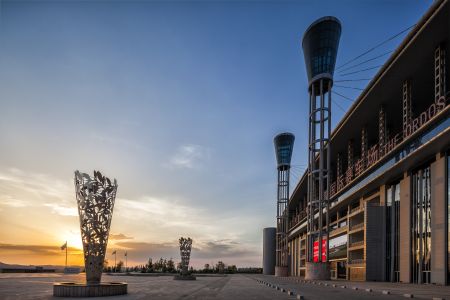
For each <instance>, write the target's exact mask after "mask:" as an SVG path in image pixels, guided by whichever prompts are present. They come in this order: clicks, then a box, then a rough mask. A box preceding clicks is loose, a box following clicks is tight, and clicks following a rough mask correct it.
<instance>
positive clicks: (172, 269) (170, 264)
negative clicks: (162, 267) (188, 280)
mask: <svg viewBox="0 0 450 300" xmlns="http://www.w3.org/2000/svg"><path fill="white" fill-rule="evenodd" d="M167 272H170V273H173V272H175V263H174V262H173V259H172V258H170V259H169V260H168V261H167Z"/></svg>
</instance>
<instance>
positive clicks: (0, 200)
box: [0, 195, 29, 208]
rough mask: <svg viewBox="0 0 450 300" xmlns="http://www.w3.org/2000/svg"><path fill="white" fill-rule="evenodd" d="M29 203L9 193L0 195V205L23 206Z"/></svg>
mask: <svg viewBox="0 0 450 300" xmlns="http://www.w3.org/2000/svg"><path fill="white" fill-rule="evenodd" d="M28 204H29V203H28V201H25V200H21V199H14V198H13V197H12V196H11V195H0V206H9V207H15V208H18V207H25V206H27V205H28Z"/></svg>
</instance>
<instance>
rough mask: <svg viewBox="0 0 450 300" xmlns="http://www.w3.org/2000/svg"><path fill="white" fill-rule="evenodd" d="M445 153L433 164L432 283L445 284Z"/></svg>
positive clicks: (437, 157)
mask: <svg viewBox="0 0 450 300" xmlns="http://www.w3.org/2000/svg"><path fill="white" fill-rule="evenodd" d="M446 167H447V166H446V162H445V155H442V156H441V155H440V154H438V155H437V156H436V161H435V162H434V163H432V164H431V283H437V284H445V277H446V272H447V264H446V255H447V244H446V239H445V236H446V222H447V216H446V206H447V203H446V197H445V195H446V182H445V181H446V178H445V171H446V170H445V169H446Z"/></svg>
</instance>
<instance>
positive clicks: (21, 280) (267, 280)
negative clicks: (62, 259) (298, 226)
mask: <svg viewBox="0 0 450 300" xmlns="http://www.w3.org/2000/svg"><path fill="white" fill-rule="evenodd" d="M84 277H85V275H84V274H77V275H64V274H0V299H66V298H54V297H53V296H52V288H53V283H54V282H62V281H79V282H81V281H83V280H84ZM298 280H299V279H294V278H275V277H274V276H263V275H228V276H223V277H222V276H221V277H219V276H215V277H197V280H195V281H178V280H173V279H172V277H171V276H109V275H103V281H126V282H128V284H129V285H128V295H125V296H114V297H109V298H108V299H117V300H119V299H162V300H164V299H233V300H238V299H249V300H251V299H263V300H264V299H267V300H269V299H283V300H289V299H297V295H301V296H303V299H337V300H339V299H345V300H348V299H381V300H393V299H405V295H404V294H410V295H412V296H413V297H414V298H422V299H433V298H440V299H450V287H449V286H446V287H445V286H432V285H410V284H391V283H376V282H361V283H359V282H358V283H356V282H347V281H327V282H315V283H312V282H308V283H304V282H297V281H298ZM319 283H320V284H319ZM269 284H270V285H272V286H274V287H271V286H268V285H269ZM325 284H326V285H325ZM343 286H345V288H343ZM277 287H278V289H277ZM356 287H357V288H358V289H357V290H355V289H354V288H356ZM283 289H284V291H283ZM366 289H371V291H370V292H369V291H366ZM288 291H291V292H292V293H293V294H292V295H288ZM383 291H385V293H384V294H383ZM387 292H389V294H387Z"/></svg>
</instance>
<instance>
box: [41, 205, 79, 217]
mask: <svg viewBox="0 0 450 300" xmlns="http://www.w3.org/2000/svg"><path fill="white" fill-rule="evenodd" d="M44 206H47V207H50V208H51V209H52V213H54V214H58V215H61V216H72V217H78V210H77V208H76V207H74V206H63V205H59V204H57V203H45V204H44Z"/></svg>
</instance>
